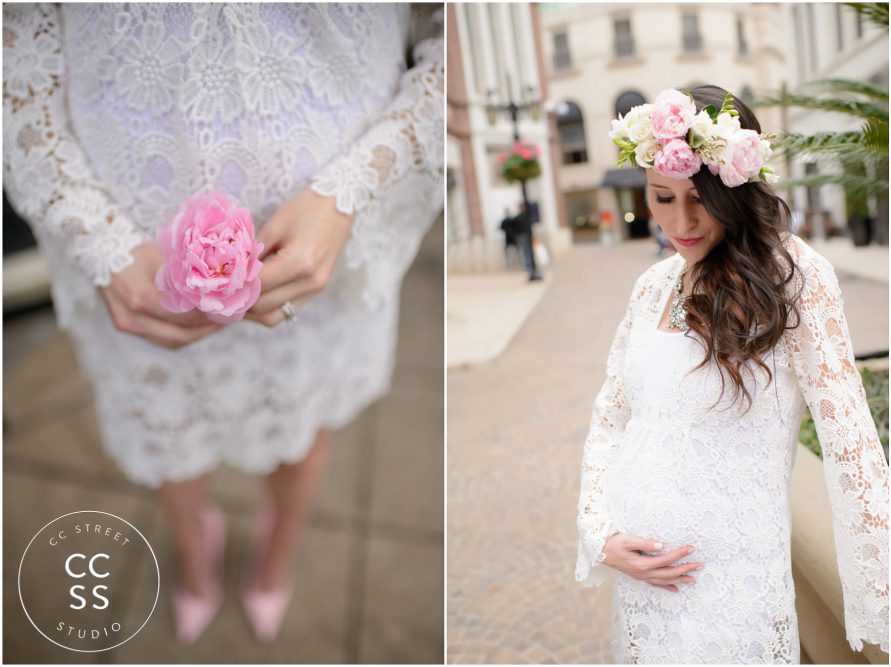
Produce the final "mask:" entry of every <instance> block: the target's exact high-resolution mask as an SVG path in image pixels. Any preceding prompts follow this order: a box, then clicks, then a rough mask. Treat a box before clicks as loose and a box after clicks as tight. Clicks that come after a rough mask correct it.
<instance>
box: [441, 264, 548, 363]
mask: <svg viewBox="0 0 891 667" xmlns="http://www.w3.org/2000/svg"><path fill="white" fill-rule="evenodd" d="M542 275H544V277H545V280H541V281H538V282H533V283H530V282H529V279H528V275H527V274H526V273H525V272H524V271H503V272H499V273H483V274H472V275H461V274H458V275H450V276H449V280H448V308H447V318H446V322H447V326H448V328H449V336H448V354H447V358H448V365H449V368H455V367H459V366H467V365H472V364H479V363H483V362H486V361H489V360H490V359H494V358H495V357H497V356H498V355H499V354H501V353H502V352H504V349H505V348H506V347H507V346H508V344H509V343H510V341H511V339H512V338H513V336H514V334H515V333H516V332H517V331H518V330H519V329H520V327H522V326H523V322H525V321H526V318H527V317H529V314H530V313H531V312H532V311H533V310H534V309H535V306H536V305H538V302H539V301H541V298H542V296H544V294H545V292H546V291H547V290H548V287H549V286H550V284H551V282H550V273H549V272H544V273H543V274H542Z"/></svg>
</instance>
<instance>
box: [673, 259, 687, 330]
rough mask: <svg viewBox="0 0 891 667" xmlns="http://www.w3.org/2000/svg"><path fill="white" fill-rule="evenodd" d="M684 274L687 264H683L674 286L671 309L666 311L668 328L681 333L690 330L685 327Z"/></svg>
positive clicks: (685, 296) (685, 298)
mask: <svg viewBox="0 0 891 667" xmlns="http://www.w3.org/2000/svg"><path fill="white" fill-rule="evenodd" d="M686 272H687V263H686V262H684V268H683V269H681V275H679V276H678V281H677V282H676V283H675V285H674V300H672V302H671V307H670V308H669V309H668V326H669V328H671V329H680V330H681V331H687V330H688V329H689V328H690V327H688V326H687V310H686V309H685V308H684V304H685V303H686V302H687V295H686V294H684V293H683V284H684V274H685V273H686Z"/></svg>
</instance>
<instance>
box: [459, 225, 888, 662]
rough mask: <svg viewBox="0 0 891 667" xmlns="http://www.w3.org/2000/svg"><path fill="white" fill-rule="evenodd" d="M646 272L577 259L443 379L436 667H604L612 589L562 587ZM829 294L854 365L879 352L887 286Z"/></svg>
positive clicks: (624, 248)
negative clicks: (497, 347)
mask: <svg viewBox="0 0 891 667" xmlns="http://www.w3.org/2000/svg"><path fill="white" fill-rule="evenodd" d="M656 260H657V258H656V257H655V255H654V253H653V246H652V244H651V243H650V242H649V241H643V242H638V241H635V242H627V243H624V244H621V245H619V246H612V247H604V246H599V245H579V246H576V247H575V248H573V250H572V252H571V253H570V254H569V256H567V257H566V258H564V259H563V260H562V261H560V262H559V263H557V264H556V265H555V266H554V267H553V268H552V272H551V275H550V276H549V280H548V281H549V283H550V285H549V288H548V291H547V293H546V294H544V295H543V297H542V298H541V300H540V301H539V302H538V304H537V305H536V306H535V309H534V310H533V311H532V312H531V313H530V314H529V316H528V318H527V319H526V321H525V323H524V324H523V325H522V326H521V327H520V328H519V330H518V331H516V333H515V334H514V336H513V339H512V341H511V343H510V344H509V345H508V346H507V348H506V349H505V350H504V352H503V353H502V354H501V355H499V356H498V357H496V358H494V359H492V360H490V361H489V362H488V363H486V364H481V365H475V366H470V367H466V368H461V369H454V370H450V371H449V373H448V397H449V409H448V434H449V442H448V480H447V483H448V500H449V505H448V507H449V511H448V564H449V566H448V584H447V594H448V656H449V662H452V663H470V662H493V663H503V662H514V663H543V662H558V663H585V662H587V663H609V662H611V660H612V658H611V653H610V650H609V637H610V632H611V616H610V612H611V604H612V601H611V588H610V587H609V586H604V587H601V588H584V587H582V586H581V585H579V584H577V583H576V582H575V578H574V567H575V558H576V547H577V532H576V503H577V500H578V480H579V464H580V462H581V456H582V444H583V442H584V439H585V435H586V433H587V428H588V422H589V420H590V416H591V406H592V403H593V400H594V396H595V394H596V392H597V391H598V389H599V388H600V385H601V384H602V382H603V376H604V371H605V364H606V357H607V352H608V348H609V345H610V343H611V341H612V338H613V336H614V334H615V330H616V327H617V325H618V323H619V320H620V319H621V317H622V314H623V313H624V310H625V307H626V306H627V303H628V297H629V295H630V293H631V289H632V285H633V283H634V280H635V279H636V278H637V276H639V275H640V274H641V273H642V272H643V271H644V270H645V269H646V268H647V266H649V265H650V264H652V263H653V262H654V261H656ZM839 282H840V284H841V288H842V293H843V295H844V299H845V313H846V315H847V317H848V322H849V326H850V330H851V335H852V339H853V341H854V345H855V352H863V351H871V350H874V349H878V348H880V347H881V348H882V349H887V347H888V285H887V283H886V282H877V281H874V280H869V279H864V278H863V277H861V276H858V275H853V274H851V273H847V272H845V271H841V270H839ZM456 286H457V284H451V285H450V292H451V288H454V287H456ZM519 287H520V286H518V287H517V289H519ZM450 296H451V294H450ZM452 335H453V334H452V330H451V327H450V329H449V338H450V339H451V337H452Z"/></svg>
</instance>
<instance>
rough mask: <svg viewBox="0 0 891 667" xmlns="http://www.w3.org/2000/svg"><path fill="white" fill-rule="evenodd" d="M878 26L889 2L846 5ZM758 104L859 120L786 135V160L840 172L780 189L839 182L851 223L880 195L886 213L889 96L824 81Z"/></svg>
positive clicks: (860, 84)
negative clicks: (814, 161) (841, 127)
mask: <svg viewBox="0 0 891 667" xmlns="http://www.w3.org/2000/svg"><path fill="white" fill-rule="evenodd" d="M843 4H845V5H847V6H849V7H851V8H852V9H854V10H855V11H857V12H858V13H860V14H861V15H862V16H864V17H865V18H866V19H867V20H868V21H869V22H871V23H873V24H874V25H877V26H880V27H884V28H885V30H886V31H887V29H888V4H887V3H854V2H849V3H843ZM753 106H756V107H765V106H781V107H805V108H808V109H820V110H823V111H827V112H836V113H842V114H846V115H849V116H853V117H855V118H858V119H860V121H861V125H860V128H859V129H858V130H852V131H844V132H818V133H817V134H812V135H804V134H785V135H783V136H782V137H781V138H780V140H779V142H778V143H777V145H776V148H777V149H778V153H779V154H780V155H785V156H786V157H787V158H792V157H796V156H808V157H813V158H818V159H821V158H822V159H825V160H826V161H827V162H829V163H833V164H835V165H838V166H839V167H840V169H838V170H835V171H834V172H832V173H822V174H815V175H810V176H805V177H802V178H796V179H789V180H786V181H784V182H783V183H780V184H779V187H781V188H791V187H795V186H816V187H819V186H821V185H827V184H834V185H839V186H841V187H842V188H844V191H845V195H846V198H847V202H848V217H849V220H850V219H858V218H861V219H862V218H865V217H867V216H868V204H867V202H868V200H869V198H871V197H878V198H879V201H880V202H883V203H884V204H883V209H884V211H885V212H886V213H885V215H887V195H888V92H887V91H886V90H883V89H882V88H880V87H878V86H876V85H873V84H870V83H867V82H865V81H856V80H851V79H825V80H820V81H812V82H809V83H806V84H804V85H802V86H801V88H800V90H798V91H797V92H795V93H794V94H778V95H774V96H771V97H767V98H763V99H760V100H758V101H756V102H755V103H754V104H753Z"/></svg>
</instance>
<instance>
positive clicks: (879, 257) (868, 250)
mask: <svg viewBox="0 0 891 667" xmlns="http://www.w3.org/2000/svg"><path fill="white" fill-rule="evenodd" d="M808 243H809V244H810V245H811V247H812V248H813V249H814V250H816V251H817V252H818V253H820V254H821V255H823V257H825V258H826V259H828V260H829V261H830V262H831V263H832V265H833V266H834V267H835V270H836V272H842V273H849V274H851V275H855V276H859V277H860V278H868V279H869V280H876V281H879V282H885V283H887V282H888V246H880V245H868V246H862V247H857V246H855V245H854V244H853V243H851V240H850V239H846V238H839V237H834V238H831V239H829V240H827V241H808Z"/></svg>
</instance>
